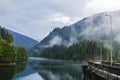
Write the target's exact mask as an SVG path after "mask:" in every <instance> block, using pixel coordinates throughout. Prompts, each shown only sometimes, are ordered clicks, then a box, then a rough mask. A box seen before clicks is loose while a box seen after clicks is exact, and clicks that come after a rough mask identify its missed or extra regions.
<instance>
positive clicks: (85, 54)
mask: <svg viewBox="0 0 120 80" xmlns="http://www.w3.org/2000/svg"><path fill="white" fill-rule="evenodd" d="M100 53H102V55H103V59H106V58H107V54H108V53H109V49H108V48H106V47H104V46H103V44H102V43H99V42H96V41H87V40H85V41H81V42H79V43H76V44H73V45H71V46H69V47H65V46H63V45H60V46H58V45H54V46H53V47H51V48H46V49H45V50H44V51H43V52H42V53H41V55H40V57H46V58H53V59H63V60H88V59H100V55H101V54H100Z"/></svg>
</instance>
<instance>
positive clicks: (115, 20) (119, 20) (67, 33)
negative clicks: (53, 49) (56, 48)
mask: <svg viewBox="0 0 120 80" xmlns="http://www.w3.org/2000/svg"><path fill="white" fill-rule="evenodd" d="M106 15H108V16H106ZM110 16H111V17H112V23H111V24H112V27H113V40H116V41H120V38H119V37H120V36H119V35H120V11H114V12H102V13H97V14H94V15H92V16H90V17H86V18H83V19H82V20H80V21H78V22H76V23H75V24H72V25H70V26H67V27H63V28H62V29H60V28H55V29H54V30H53V31H52V32H51V33H50V34H49V35H48V36H47V37H45V38H44V39H43V40H42V41H41V42H40V43H39V44H38V45H37V46H36V47H39V46H47V45H49V43H50V42H51V41H52V40H54V38H55V37H56V36H59V39H58V40H60V42H61V45H65V46H70V45H71V44H73V43H75V42H77V41H79V40H84V39H87V40H100V39H102V38H108V39H109V38H110V29H111V28H110ZM54 41H55V42H54ZM54 41H53V42H54V43H56V45H57V44H58V43H57V41H56V40H54ZM43 43H44V44H43ZM59 45H60V43H59ZM38 51H39V48H38ZM33 52H34V49H33Z"/></svg>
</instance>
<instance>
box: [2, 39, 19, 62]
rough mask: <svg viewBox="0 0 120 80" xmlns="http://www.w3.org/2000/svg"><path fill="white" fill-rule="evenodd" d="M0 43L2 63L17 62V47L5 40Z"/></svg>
mask: <svg viewBox="0 0 120 80" xmlns="http://www.w3.org/2000/svg"><path fill="white" fill-rule="evenodd" d="M0 43H1V44H0V62H15V61H16V60H17V56H18V54H17V49H16V47H15V46H14V45H12V44H9V43H6V42H5V41H3V40H0Z"/></svg>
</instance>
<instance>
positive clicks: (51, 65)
mask: <svg viewBox="0 0 120 80" xmlns="http://www.w3.org/2000/svg"><path fill="white" fill-rule="evenodd" d="M81 74H82V73H81V64H79V63H73V62H64V61H59V60H49V59H44V58H31V59H30V60H29V61H28V62H27V63H18V64H17V65H16V66H14V67H0V80H82V79H81Z"/></svg>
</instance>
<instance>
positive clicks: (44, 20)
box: [0, 0, 120, 40]
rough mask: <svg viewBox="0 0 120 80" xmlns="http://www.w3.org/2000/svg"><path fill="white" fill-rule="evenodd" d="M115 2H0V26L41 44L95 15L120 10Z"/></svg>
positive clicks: (79, 0)
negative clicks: (55, 30)
mask: <svg viewBox="0 0 120 80" xmlns="http://www.w3.org/2000/svg"><path fill="white" fill-rule="evenodd" d="M119 3H120V1H119V0H0V25H1V26H4V27H6V28H8V29H11V30H14V31H17V32H20V33H22V34H25V35H28V36H30V37H32V38H34V39H36V40H42V39H43V38H44V37H45V36H46V35H47V34H49V32H50V31H52V30H53V28H55V27H63V26H66V25H70V24H73V23H75V22H76V21H78V20H80V19H81V18H83V17H86V16H90V15H92V14H95V13H96V12H101V11H105V10H109V11H111V10H117V9H120V6H119ZM13 26H14V27H13Z"/></svg>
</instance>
